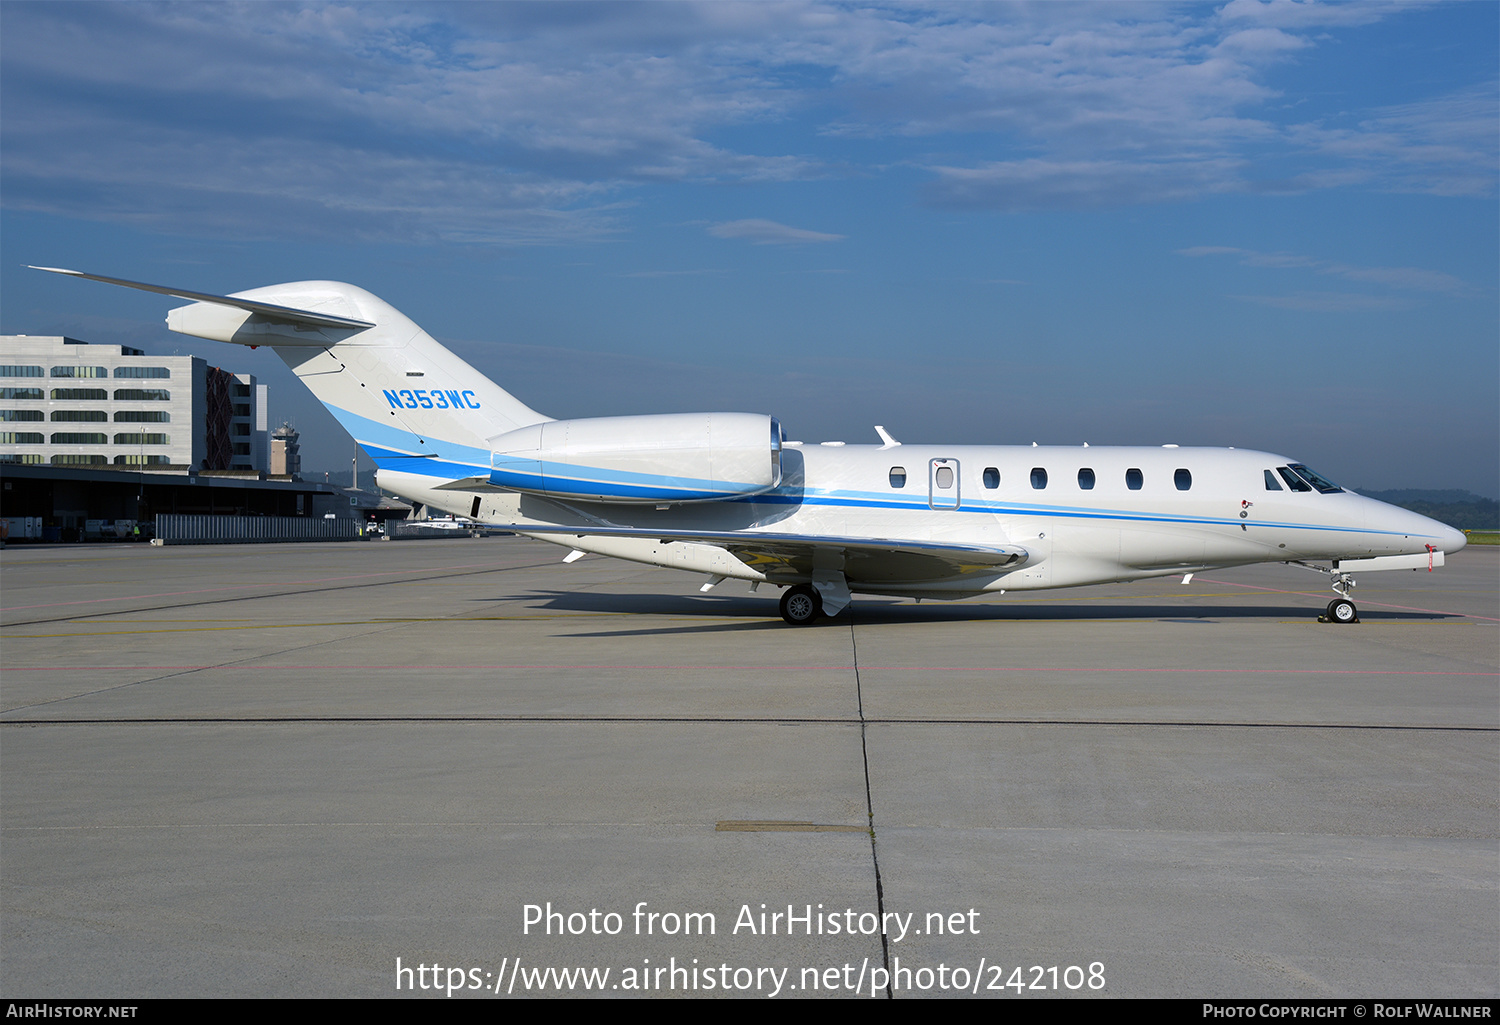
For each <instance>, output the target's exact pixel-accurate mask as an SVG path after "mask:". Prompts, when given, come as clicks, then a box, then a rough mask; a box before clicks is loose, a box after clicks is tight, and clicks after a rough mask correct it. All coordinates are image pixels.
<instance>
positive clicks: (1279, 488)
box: [36, 267, 1465, 624]
mask: <svg viewBox="0 0 1500 1025" xmlns="http://www.w3.org/2000/svg"><path fill="white" fill-rule="evenodd" d="M36 269H37V270H47V271H53V272H54V273H58V274H70V275H73V276H75V277H81V278H88V279H90V280H93V281H103V282H107V283H109V284H113V285H124V286H126V287H128V288H137V289H143V290H145V291H148V292H157V293H160V294H162V295H169V296H175V297H177V298H181V299H188V300H192V304H191V305H189V306H183V307H179V308H178V309H174V310H172V311H171V312H170V313H168V314H167V326H168V327H169V328H170V329H171V330H173V331H177V332H180V333H182V334H187V335H195V336H197V337H199V338H207V339H211V340H213V341H219V342H234V343H237V344H240V345H249V346H260V345H266V346H270V347H271V348H272V349H274V350H275V351H276V354H277V355H278V356H280V357H281V358H282V359H283V360H285V361H286V363H287V365H288V366H290V367H291V368H292V370H293V371H294V372H295V373H296V374H297V376H298V377H299V378H301V379H302V383H303V384H305V385H307V387H308V388H310V389H311V390H312V392H313V394H314V395H316V396H317V397H318V399H319V400H320V401H321V402H322V403H323V404H324V405H325V406H327V407H328V410H329V412H331V413H332V414H333V415H334V416H335V417H336V418H337V419H338V421H339V423H341V424H342V425H343V426H344V429H345V430H347V431H348V432H349V433H350V434H351V435H353V436H354V440H355V441H356V442H358V443H359V445H360V447H361V448H363V449H364V451H365V452H366V454H368V455H369V457H370V458H371V459H372V460H374V462H375V465H376V466H377V467H378V468H379V469H378V472H377V475H376V479H377V481H378V483H379V485H380V487H382V488H384V489H386V490H388V491H392V492H395V493H396V494H398V495H401V496H402V497H404V498H407V499H409V500H411V501H414V502H420V503H424V504H426V505H428V506H430V507H434V508H437V509H442V510H446V511H448V512H451V513H454V514H457V515H460V516H467V517H470V518H473V519H477V520H482V521H484V522H486V523H494V524H506V525H508V526H509V527H510V528H511V529H513V530H515V531H516V532H517V533H520V534H525V535H528V536H530V537H534V538H538V539H540V540H544V541H551V542H553V543H556V544H560V545H563V546H565V547H567V548H568V549H570V551H569V553H568V555H567V557H566V558H565V559H564V560H563V561H565V562H572V561H574V560H575V559H577V558H580V557H582V556H583V555H584V554H585V553H597V554H599V555H608V556H613V557H615V558H620V559H630V560H633V561H636V562H643V563H649V564H651V565H654V566H665V567H668V568H670V569H681V570H687V571H689V572H694V573H699V574H702V575H704V576H706V577H707V578H708V581H707V583H705V584H704V585H703V587H702V589H703V590H705V591H706V590H708V589H710V588H712V587H713V586H714V585H716V584H718V583H720V582H721V581H723V580H725V579H726V578H729V577H734V578H736V579H740V580H747V581H749V582H750V588H751V590H755V589H756V588H757V587H758V586H759V585H760V584H762V583H771V584H775V585H776V586H778V587H781V588H784V591H783V593H782V597H781V615H782V617H783V618H784V619H785V620H786V621H787V622H788V623H792V624H804V623H811V622H813V621H815V620H817V619H818V617H819V616H821V615H828V616H836V615H838V614H839V613H840V612H841V611H842V610H843V609H844V607H845V606H847V605H848V604H849V600H850V595H851V594H880V595H894V596H901V597H910V598H917V599H922V598H967V597H970V596H973V595H977V594H983V593H985V592H999V593H1003V592H1005V591H1022V590H1033V589H1038V588H1048V587H1074V586H1078V585H1081V584H1102V583H1110V582H1114V581H1124V580H1140V579H1144V578H1147V577H1160V576H1170V575H1176V574H1182V575H1183V582H1184V583H1186V582H1188V580H1190V579H1191V577H1192V574H1194V573H1196V572H1199V571H1201V570H1208V569H1220V568H1223V567H1227V566H1243V565H1248V564H1251V563H1261V562H1283V563H1293V564H1296V565H1299V566H1304V567H1307V568H1309V569H1314V570H1318V571H1319V572H1322V573H1324V574H1326V575H1327V576H1328V578H1329V580H1330V582H1331V584H1332V587H1333V590H1334V592H1335V593H1336V594H1337V597H1336V598H1335V599H1334V600H1333V601H1331V602H1329V604H1328V610H1327V614H1326V616H1325V617H1323V618H1325V619H1326V621H1328V622H1331V623H1354V622H1358V620H1359V614H1358V611H1357V610H1356V608H1355V605H1354V603H1353V602H1352V601H1351V600H1350V597H1349V592H1350V588H1352V587H1353V586H1354V580H1353V578H1352V576H1351V574H1352V573H1353V572H1356V571H1367V570H1394V569H1413V570H1431V569H1433V568H1435V567H1438V566H1441V565H1442V564H1443V556H1444V554H1445V553H1451V552H1455V551H1457V550H1458V549H1460V548H1462V547H1463V546H1464V542H1465V538H1464V535H1463V534H1462V533H1461V532H1459V531H1457V530H1454V529H1453V528H1451V527H1448V526H1445V525H1444V524H1441V523H1438V522H1436V521H1435V520H1430V519H1428V518H1427V517H1425V516H1419V515H1417V514H1416V513H1414V512H1409V511H1407V510H1405V509H1398V508H1396V507H1394V506H1390V505H1386V504H1384V503H1382V502H1376V501H1374V500H1373V499H1369V498H1363V497H1361V496H1359V495H1356V494H1353V493H1351V492H1349V491H1346V490H1344V489H1343V488H1340V487H1338V486H1337V485H1336V484H1334V483H1332V482H1331V481H1329V480H1328V479H1327V478H1325V477H1323V476H1321V475H1319V474H1317V473H1315V472H1313V471H1312V470H1310V469H1309V468H1308V467H1306V466H1304V465H1303V464H1302V463H1299V462H1296V461H1294V460H1292V459H1288V458H1286V457H1284V456H1278V455H1271V454H1268V453H1265V452H1253V451H1247V450H1241V449H1222V448H1179V447H1177V446H1176V445H1164V446H1162V447H1160V448H1115V447H1096V448H1090V447H1088V446H1087V445H1085V446H1083V447H1080V448H1071V447H1067V448H1065V447H1060V446H1046V447H1040V446H1035V445H1033V446H1031V447H1019V446H968V445H947V446H944V445H920V446H919V445H902V444H901V443H900V442H898V441H896V440H895V439H894V438H892V437H891V436H890V434H889V433H888V432H886V430H885V429H884V428H881V427H877V428H875V430H876V432H877V433H878V434H879V436H880V439H881V442H882V443H881V444H880V445H844V444H843V443H841V442H824V443H822V444H821V445H804V444H803V443H801V442H796V441H787V440H786V435H785V434H784V433H783V431H782V428H781V424H780V423H779V422H778V421H777V420H776V419H775V418H774V417H771V416H767V415H764V414H759V413H667V414H661V415H656V416H616V417H600V418H595V419H584V420H553V419H551V418H549V417H546V416H543V415H542V414H541V413H538V412H536V411H535V410H533V409H530V408H528V407H527V406H525V405H523V404H522V403H521V402H520V401H519V400H517V399H516V398H515V397H513V396H512V395H510V393H508V392H506V391H505V390H504V389H502V388H500V387H499V386H498V385H496V384H494V383H493V382H492V381H490V380H488V379H486V378H485V377H484V376H482V375H481V374H480V373H479V372H478V371H476V370H475V369H474V368H473V367H470V366H469V365H468V364H467V363H465V362H464V361H463V360H461V359H459V358H458V357H457V356H455V355H454V354H453V353H451V352H449V351H448V350H447V349H445V348H444V347H443V346H441V345H439V344H438V343H437V342H436V341H434V340H433V339H432V338H431V337H430V336H429V335H428V334H427V333H426V332H425V331H423V330H422V329H421V328H420V327H418V326H417V325H416V324H414V323H413V322H412V321H410V320H408V319H407V318H406V317H405V316H403V315H402V314H401V313H400V312H399V311H397V310H396V309H394V308H392V307H391V306H389V305H388V304H386V303H385V302H384V301H383V300H381V299H379V298H377V297H376V296H374V295H371V294H370V293H369V292H366V291H365V290H364V289H361V288H357V287H355V286H353V285H347V284H342V283H340V282H336V281H298V282H292V283H289V284H284V285H270V286H267V287H265V288H254V289H250V290H249V291H245V292H237V293H235V294H234V295H229V296H220V295H206V294H203V293H200V292H191V291H186V290H183V289H176V288H164V287H161V286H157V285H147V284H142V283H140V282H136V281H124V280H121V279H119V278H108V277H101V276H99V275H95V274H84V273H82V272H80V271H73V270H63V269H61V268H55V267H39V268H36Z"/></svg>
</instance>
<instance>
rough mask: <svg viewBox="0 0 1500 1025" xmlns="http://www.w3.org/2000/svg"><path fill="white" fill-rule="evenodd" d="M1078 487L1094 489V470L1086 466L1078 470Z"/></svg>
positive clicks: (1083, 489)
mask: <svg viewBox="0 0 1500 1025" xmlns="http://www.w3.org/2000/svg"><path fill="white" fill-rule="evenodd" d="M1078 487H1079V489H1080V490H1082V491H1093V490H1094V471H1093V470H1090V469H1089V468H1088V467H1086V466H1085V467H1084V468H1083V469H1081V470H1079V471H1078Z"/></svg>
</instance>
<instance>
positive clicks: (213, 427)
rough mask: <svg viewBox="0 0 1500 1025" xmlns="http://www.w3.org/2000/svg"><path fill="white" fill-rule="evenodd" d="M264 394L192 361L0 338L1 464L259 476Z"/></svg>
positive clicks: (59, 341)
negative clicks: (195, 471)
mask: <svg viewBox="0 0 1500 1025" xmlns="http://www.w3.org/2000/svg"><path fill="white" fill-rule="evenodd" d="M268 461H269V438H268V436H267V431H266V388H265V386H264V385H257V384H256V383H255V378H254V377H253V376H251V375H249V374H235V373H231V372H230V371H227V370H221V369H220V368H218V367H214V366H210V365H209V364H208V362H207V361H206V360H203V359H199V358H198V357H197V356H148V355H146V354H145V353H143V352H142V351H141V350H139V349H132V348H130V347H128V346H124V345H91V344H89V343H87V342H80V341H78V340H77V339H74V338H64V337H59V336H40V335H0V463H9V464H22V465H28V464H30V465H44V466H72V467H89V468H96V469H103V468H105V467H120V468H127V467H128V468H131V469H141V468H150V469H159V470H223V471H241V472H245V473H252V472H257V471H258V472H260V473H264V472H265V471H266V469H267V465H268Z"/></svg>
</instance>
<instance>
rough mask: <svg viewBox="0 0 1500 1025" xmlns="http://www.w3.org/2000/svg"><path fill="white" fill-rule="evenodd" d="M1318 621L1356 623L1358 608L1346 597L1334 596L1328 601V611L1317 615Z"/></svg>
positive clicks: (1357, 620)
mask: <svg viewBox="0 0 1500 1025" xmlns="http://www.w3.org/2000/svg"><path fill="white" fill-rule="evenodd" d="M1318 622H1320V623H1358V622H1359V610H1358V609H1356V608H1355V607H1354V603H1353V602H1352V601H1350V600H1349V599H1348V598H1335V599H1333V601H1331V602H1329V603H1328V612H1327V613H1326V614H1324V615H1321V616H1319V617H1318Z"/></svg>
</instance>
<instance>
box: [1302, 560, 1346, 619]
mask: <svg viewBox="0 0 1500 1025" xmlns="http://www.w3.org/2000/svg"><path fill="white" fill-rule="evenodd" d="M1291 565H1293V566H1301V567H1302V568H1303V569H1310V570H1313V571H1315V572H1318V573H1327V574H1328V576H1329V582H1330V583H1331V584H1332V585H1333V590H1334V593H1336V594H1337V595H1338V597H1337V598H1335V599H1333V601H1331V602H1329V603H1328V611H1327V612H1325V613H1324V614H1323V615H1321V616H1319V617H1318V622H1319V623H1358V622H1359V609H1357V608H1355V607H1354V600H1353V599H1352V598H1350V597H1349V591H1350V590H1351V589H1352V588H1353V587H1354V578H1353V577H1351V576H1350V575H1349V574H1347V573H1345V572H1344V571H1343V570H1341V569H1339V564H1338V563H1337V562H1335V563H1334V564H1333V568H1332V569H1330V568H1328V567H1327V566H1316V565H1313V564H1312V563H1310V562H1301V561H1294V562H1292V563H1291Z"/></svg>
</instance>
